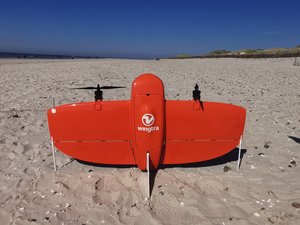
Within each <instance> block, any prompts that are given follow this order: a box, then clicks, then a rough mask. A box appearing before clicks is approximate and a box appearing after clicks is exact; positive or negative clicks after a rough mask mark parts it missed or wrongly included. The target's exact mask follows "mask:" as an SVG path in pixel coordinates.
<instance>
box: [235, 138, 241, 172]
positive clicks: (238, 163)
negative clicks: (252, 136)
mask: <svg viewBox="0 0 300 225" xmlns="http://www.w3.org/2000/svg"><path fill="white" fill-rule="evenodd" d="M241 150H242V136H241V137H240V144H239V155H238V162H237V167H236V170H237V171H239V169H240V163H241Z"/></svg>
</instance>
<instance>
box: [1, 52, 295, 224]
mask: <svg viewBox="0 0 300 225" xmlns="http://www.w3.org/2000/svg"><path fill="white" fill-rule="evenodd" d="M293 62H294V59H291V58H290V59H280V58H279V59H267V60H265V59H237V60H236V59H186V60H172V59H164V60H160V61H154V60H118V59H98V60H92V59H90V60H26V59H25V60H20V59H18V60H17V59H16V60H4V59H1V60H0V224H3V225H6V224H54V225H55V224H80V225H83V224H87V225H88V224H189V225H190V224H300V208H299V207H300V205H299V203H300V179H299V178H300V169H299V168H300V160H299V157H300V145H299V138H300V117H299V113H300V101H299V99H300V87H299V84H300V67H297V66H293ZM146 72H149V73H154V74H156V75H158V76H159V77H160V78H161V79H162V80H163V81H164V84H165V93H166V98H167V99H191V96H192V95H191V92H192V89H193V86H194V85H195V83H196V82H198V83H199V86H200V89H201V91H202V100H204V101H217V102H227V103H233V104H236V105H240V106H243V107H245V108H246V109H247V122H246V128H245V134H244V139H243V152H244V154H243V158H242V162H241V168H240V170H239V171H236V164H237V161H236V160H237V156H236V153H237V152H236V150H235V151H233V152H232V153H230V154H229V155H227V156H225V157H223V158H221V159H218V160H215V161H214V162H209V163H199V164H195V165H192V166H187V167H183V166H178V167H172V168H171V167H170V168H162V169H160V170H158V172H157V174H156V176H155V182H154V186H153V190H152V196H151V199H150V200H147V198H146V197H147V182H146V181H147V177H146V173H143V172H141V171H139V170H138V169H137V168H136V167H124V168H122V167H119V168H115V167H107V166H92V165H86V164H83V163H80V162H78V161H76V160H73V159H70V158H69V157H68V156H65V155H63V154H62V153H60V152H58V153H57V154H56V157H57V164H58V167H59V169H58V172H54V170H53V164H52V154H51V146H50V141H49V133H48V127H47V126H48V125H47V118H46V110H47V109H48V108H50V107H51V106H52V99H53V98H55V101H56V104H57V105H59V104H64V103H72V102H80V101H93V92H92V91H82V90H76V91H75V90H70V88H72V87H78V86H90V85H96V84H97V83H100V84H101V85H125V86H127V87H128V88H127V89H122V90H108V91H105V93H104V98H105V99H115V100H117V99H129V98H130V88H131V83H132V81H133V80H134V78H135V77H136V76H137V75H139V74H141V73H146ZM227 170H228V171H227ZM224 171H227V172H224Z"/></svg>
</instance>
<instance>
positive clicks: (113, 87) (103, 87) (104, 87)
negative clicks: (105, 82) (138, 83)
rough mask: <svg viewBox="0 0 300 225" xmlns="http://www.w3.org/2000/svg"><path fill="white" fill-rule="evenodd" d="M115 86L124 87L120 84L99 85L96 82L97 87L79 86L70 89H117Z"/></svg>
mask: <svg viewBox="0 0 300 225" xmlns="http://www.w3.org/2000/svg"><path fill="white" fill-rule="evenodd" d="M117 88H126V87H122V86H101V87H100V85H99V84H98V85H97V87H79V88H71V89H82V90H93V89H96V90H98V89H99V90H100V89H117Z"/></svg>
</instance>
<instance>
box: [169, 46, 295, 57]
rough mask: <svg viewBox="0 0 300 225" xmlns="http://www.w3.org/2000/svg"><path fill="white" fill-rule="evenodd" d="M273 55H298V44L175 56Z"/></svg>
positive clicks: (219, 50)
mask: <svg viewBox="0 0 300 225" xmlns="http://www.w3.org/2000/svg"><path fill="white" fill-rule="evenodd" d="M274 57H276V58H277V57H300V45H297V46H296V47H295V48H270V49H242V50H238V51H228V50H224V49H218V50H214V51H211V52H209V53H208V54H205V55H201V56H200V55H199V56H192V55H189V54H180V55H177V56H176V57H175V58H178V59H187V58H274Z"/></svg>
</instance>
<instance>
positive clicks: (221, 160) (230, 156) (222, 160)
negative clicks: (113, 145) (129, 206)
mask: <svg viewBox="0 0 300 225" xmlns="http://www.w3.org/2000/svg"><path fill="white" fill-rule="evenodd" d="M238 152H239V149H238V148H234V149H233V150H232V151H230V152H229V153H227V154H225V155H223V156H220V157H218V158H215V159H211V160H207V161H204V162H197V163H188V164H175V165H161V166H160V167H159V169H165V168H196V167H209V166H216V165H223V164H226V163H228V162H232V161H238ZM246 152H247V149H241V160H240V165H241V163H242V161H243V157H244V155H245V153H246ZM77 161H78V162H79V163H82V164H85V165H88V166H94V167H104V168H132V167H134V166H132V165H105V164H98V163H90V162H85V161H81V160H77ZM156 174H157V171H152V172H151V173H150V196H151V193H152V190H153V187H154V183H155V177H156Z"/></svg>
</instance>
